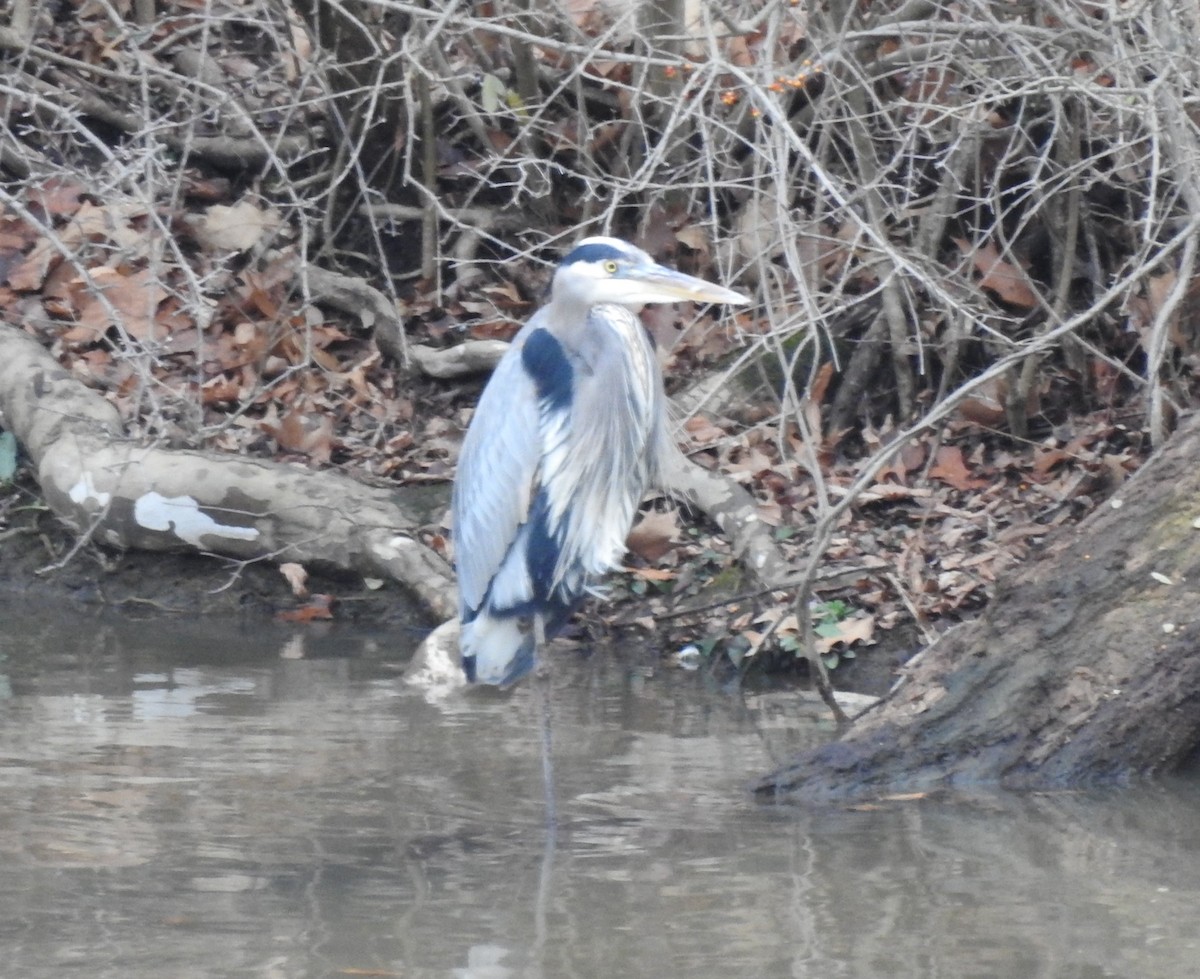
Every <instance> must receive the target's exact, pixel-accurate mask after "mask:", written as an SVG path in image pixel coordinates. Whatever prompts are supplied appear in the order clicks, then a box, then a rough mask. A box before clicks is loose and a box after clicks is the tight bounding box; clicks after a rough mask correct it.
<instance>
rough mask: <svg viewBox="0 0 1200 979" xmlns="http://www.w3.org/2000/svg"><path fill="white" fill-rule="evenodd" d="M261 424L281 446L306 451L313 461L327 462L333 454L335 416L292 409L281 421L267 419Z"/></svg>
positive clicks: (294, 450)
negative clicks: (333, 417) (275, 422)
mask: <svg viewBox="0 0 1200 979" xmlns="http://www.w3.org/2000/svg"><path fill="white" fill-rule="evenodd" d="M261 427H262V429H263V431H264V432H266V433H267V434H268V435H270V436H271V437H272V438H273V439H275V441H276V442H278V443H279V447H280V448H281V449H286V450H287V451H289V452H300V453H303V454H304V455H306V456H308V457H309V458H310V459H312V460H313V461H314V462H328V461H329V458H330V456H331V455H332V453H333V419H332V418H331V417H330V416H329V415H327V414H314V413H313V412H311V411H305V410H301V409H299V408H293V409H292V410H291V411H289V412H288V413H287V414H286V415H284V416H283V418H281V419H280V420H279V422H278V424H274V423H272V422H271V421H270V420H269V419H268V420H264V421H263V422H262V423H261Z"/></svg>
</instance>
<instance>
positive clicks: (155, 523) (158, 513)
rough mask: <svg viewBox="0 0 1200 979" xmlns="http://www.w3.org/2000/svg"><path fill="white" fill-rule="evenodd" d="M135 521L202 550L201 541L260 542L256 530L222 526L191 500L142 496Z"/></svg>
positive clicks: (174, 497)
mask: <svg viewBox="0 0 1200 979" xmlns="http://www.w3.org/2000/svg"><path fill="white" fill-rule="evenodd" d="M133 519H134V520H136V521H137V522H138V524H139V526H142V527H145V528H146V529H147V530H158V531H171V530H173V531H174V532H175V536H176V537H178V538H179V539H180V540H182V541H185V542H186V543H188V544H191V545H192V546H193V547H199V546H200V539H201V538H202V537H225V538H228V539H230V540H258V531H257V530H256V529H255V528H253V527H235V526H231V525H228V524H219V523H217V522H216V521H215V520H214V519H213V518H212V517H210V516H209V515H208V514H207V513H202V512H201V511H200V504H199V503H197V502H196V501H195V500H193V499H192V498H191V497H190V496H163V495H162V494H161V493H155V492H150V493H146V494H145V495H143V496H139V497H138V498H137V501H136V502H135V503H134V504H133Z"/></svg>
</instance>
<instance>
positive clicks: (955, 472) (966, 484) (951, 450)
mask: <svg viewBox="0 0 1200 979" xmlns="http://www.w3.org/2000/svg"><path fill="white" fill-rule="evenodd" d="M929 475H930V477H931V478H933V479H938V480H941V481H942V482H943V483H946V484H947V485H948V486H953V487H954V488H955V489H957V490H973V489H982V488H983V487H984V486H987V485H988V480H986V479H980V478H978V477H977V476H972V475H971V473H970V470H968V469H967V465H966V463H965V462H964V461H963V454H962V449H960V448H958V446H956V445H943V446H942V447H941V448H940V449H938V451H937V461H935V462H934V464H933V467H932V468H931V469H930V470H929Z"/></svg>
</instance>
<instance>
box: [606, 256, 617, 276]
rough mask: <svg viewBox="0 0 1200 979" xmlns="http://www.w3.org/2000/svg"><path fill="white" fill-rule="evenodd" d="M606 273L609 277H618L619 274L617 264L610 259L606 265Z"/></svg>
mask: <svg viewBox="0 0 1200 979" xmlns="http://www.w3.org/2000/svg"><path fill="white" fill-rule="evenodd" d="M604 271H605V272H607V273H608V274H609V275H616V274H617V263H616V262H614V261H613V260H612V259H611V258H610V259H609V260H608V261H607V262H605V263H604Z"/></svg>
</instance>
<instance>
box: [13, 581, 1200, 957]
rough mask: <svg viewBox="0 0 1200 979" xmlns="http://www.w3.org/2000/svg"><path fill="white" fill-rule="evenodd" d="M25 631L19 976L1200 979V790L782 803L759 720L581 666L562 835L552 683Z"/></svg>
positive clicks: (16, 642) (349, 650) (163, 628)
mask: <svg viewBox="0 0 1200 979" xmlns="http://www.w3.org/2000/svg"><path fill="white" fill-rule="evenodd" d="M0 622H3V629H0V976H13V977H26V979H37V977H51V976H53V977H55V979H59V977H62V976H72V975H77V976H86V977H89V979H95V977H118V976H119V977H122V979H140V977H155V979H162V977H174V979H189V977H200V976H214V977H216V976H221V977H224V976H252V977H271V979H274V977H324V976H393V975H394V976H406V977H414V976H418V977H419V976H441V977H471V979H504V977H509V976H514V977H515V976H552V977H583V979H591V977H596V979H611V977H616V976H634V977H640V976H646V977H655V979H658V977H662V979H672V977H708V976H713V977H726V976H736V977H739V979H745V977H758V976H771V977H774V976H779V977H785V976H786V977H813V979H827V977H838V976H862V977H892V976H920V977H942V976H944V977H956V979H957V977H1007V976H1012V977H1022V979H1027V977H1040V976H1045V977H1055V979H1061V977H1079V979H1085V977H1086V979H1093V977H1101V976H1114V977H1139V979H1146V977H1157V976H1161V977H1172V979H1177V977H1181V976H1190V975H1196V974H1198V972H1200V911H1198V910H1197V909H1198V908H1200V792H1197V791H1196V790H1194V789H1193V788H1190V787H1188V786H1181V787H1176V788H1172V789H1154V790H1144V791H1136V792H1135V791H1130V792H1123V793H1119V794H1115V795H1114V794H1109V795H1105V796H1096V795H1057V796H1025V797H1021V798H995V797H982V798H978V799H973V800H960V801H958V802H955V803H947V802H933V801H928V800H927V801H923V802H897V803H892V804H887V805H883V806H881V807H879V808H875V809H864V810H860V811H846V810H823V811H813V810H806V809H792V808H782V807H770V806H762V805H757V804H755V803H754V802H753V801H752V800H751V799H750V798H748V797H747V795H746V794H745V793H744V792H743V791H742V786H743V785H744V784H745V782H746V781H747V779H748V778H750V777H751V776H753V775H754V774H756V773H759V772H761V771H763V770H764V769H765V768H766V767H767V766H768V765H769V763H770V762H769V759H768V757H767V754H766V751H765V749H764V740H763V737H762V736H761V735H762V733H764V732H763V728H764V727H765V726H766V723H767V722H766V718H767V717H768V711H766V709H765V708H764V705H763V702H762V701H761V700H756V701H752V702H751V703H750V704H749V706H747V705H745V704H743V703H742V702H740V701H739V700H737V699H735V698H733V697H731V696H728V695H726V694H723V693H722V692H720V691H714V690H708V689H706V688H705V686H704V683H703V680H702V678H699V677H697V676H695V675H662V676H659V677H655V678H652V679H631V678H630V677H628V676H627V675H626V674H625V672H624V671H623V670H622V669H621V668H619V667H618V666H616V665H615V663H614V661H613V660H612V658H609V657H600V656H597V657H594V658H593V659H591V660H588V661H578V660H575V659H573V658H571V657H567V658H566V659H565V660H564V661H563V663H562V666H561V668H560V669H559V670H558V673H557V675H556V679H555V682H554V689H553V691H552V696H551V701H552V703H551V711H552V724H553V732H554V738H555V746H554V759H555V768H556V770H555V775H554V778H555V789H556V796H557V800H558V810H559V828H558V830H557V832H556V833H553V834H552V833H550V832H548V830H547V827H546V824H545V808H544V804H543V798H542V774H541V767H540V762H539V751H540V749H539V744H540V739H539V734H538V724H537V717H538V714H537V708H536V704H535V698H534V697H533V695H532V694H531V692H530V689H529V688H523V689H520V690H518V691H516V692H515V693H513V694H511V695H509V696H479V695H472V696H463V695H455V696H450V697H447V698H443V699H440V700H439V699H437V698H435V697H431V696H428V695H427V694H426V693H425V692H423V691H419V690H414V689H412V688H410V687H407V686H405V685H404V684H403V683H402V682H401V681H400V680H399V679H398V677H397V670H396V660H397V655H398V654H399V653H401V652H402V651H403V644H404V643H405V642H407V641H408V640H407V637H404V636H396V635H394V634H392V635H386V636H385V635H375V636H372V635H366V634H363V633H361V632H359V633H352V632H348V631H342V630H339V629H332V630H326V631H321V630H319V629H310V630H308V631H307V632H305V633H302V634H295V633H292V632H290V631H288V630H285V629H282V628H276V627H273V626H269V625H267V626H264V625H263V624H261V623H257V624H255V625H254V626H252V627H251V626H245V627H239V626H238V625H237V624H236V623H204V624H195V623H191V624H185V623H173V622H163V621H162V620H156V621H153V622H137V621H133V620H131V619H129V618H124V619H118V618H105V617H95V616H84V615H77V614H73V613H69V612H68V613H61V614H47V613H45V612H44V611H40V610H38V609H36V608H31V607H28V606H14V605H12V604H6V605H0ZM779 724H780V715H779V708H778V705H777V704H776V705H774V706H773V708H772V711H771V712H770V727H771V729H772V730H771V736H772V742H773V743H774V742H775V741H776V740H777V739H778V737H779V731H778V728H779ZM824 734H825V731H824V729H823V727H822V724H821V722H819V721H817V720H815V719H813V718H811V717H807V718H806V717H805V716H804V715H803V714H796V715H794V716H793V717H792V718H791V731H790V732H789V735H790V736H791V737H792V738H793V739H799V740H801V741H803V740H804V739H806V738H807V739H811V738H817V737H822V736H824Z"/></svg>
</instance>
